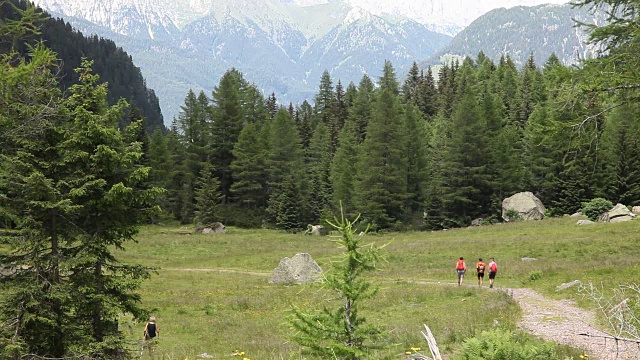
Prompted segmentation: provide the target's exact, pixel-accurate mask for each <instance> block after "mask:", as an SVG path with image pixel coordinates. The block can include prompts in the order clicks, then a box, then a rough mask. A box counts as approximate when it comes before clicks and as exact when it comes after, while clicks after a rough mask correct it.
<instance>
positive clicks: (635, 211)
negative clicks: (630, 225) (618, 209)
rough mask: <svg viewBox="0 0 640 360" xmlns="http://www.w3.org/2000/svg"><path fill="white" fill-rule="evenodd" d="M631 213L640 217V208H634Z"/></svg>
mask: <svg viewBox="0 0 640 360" xmlns="http://www.w3.org/2000/svg"><path fill="white" fill-rule="evenodd" d="M631 212H632V213H634V214H636V215H640V206H634V207H633V208H631Z"/></svg>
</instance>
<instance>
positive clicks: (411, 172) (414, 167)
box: [404, 104, 427, 214]
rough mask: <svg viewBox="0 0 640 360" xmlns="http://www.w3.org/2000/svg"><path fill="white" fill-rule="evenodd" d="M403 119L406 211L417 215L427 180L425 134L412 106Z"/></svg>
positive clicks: (421, 207) (417, 114) (421, 205)
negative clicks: (405, 144) (405, 143)
mask: <svg viewBox="0 0 640 360" xmlns="http://www.w3.org/2000/svg"><path fill="white" fill-rule="evenodd" d="M404 117H405V129H406V135H405V136H406V142H407V146H406V158H407V196H408V198H407V210H409V211H410V212H411V213H412V214H418V213H421V212H422V209H423V206H424V200H425V196H424V186H425V182H426V180H427V174H426V172H425V171H426V167H427V165H426V164H427V160H426V158H425V156H426V143H425V139H426V133H425V128H424V123H423V120H422V118H421V117H420V115H419V113H418V111H417V110H416V108H415V107H414V106H413V105H411V104H409V105H408V106H407V107H406V110H405V114H404Z"/></svg>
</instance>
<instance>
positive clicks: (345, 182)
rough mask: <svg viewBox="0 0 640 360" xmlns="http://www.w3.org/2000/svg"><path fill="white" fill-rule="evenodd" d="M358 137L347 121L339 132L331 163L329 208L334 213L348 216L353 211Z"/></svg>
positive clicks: (350, 122) (352, 126)
mask: <svg viewBox="0 0 640 360" xmlns="http://www.w3.org/2000/svg"><path fill="white" fill-rule="evenodd" d="M357 140H358V136H357V134H356V128H355V124H354V123H353V122H352V121H347V124H346V125H345V126H344V128H342V131H341V132H340V137H339V142H338V149H337V150H336V153H335V155H334V157H333V161H332V162H331V173H330V179H331V188H332V190H333V193H332V201H331V208H332V209H333V210H334V211H337V210H338V209H340V205H342V208H343V209H344V212H345V214H347V215H350V214H352V213H353V212H354V209H355V206H354V204H355V199H354V196H355V178H356V171H357V163H358V145H357Z"/></svg>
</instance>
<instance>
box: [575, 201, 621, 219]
mask: <svg viewBox="0 0 640 360" xmlns="http://www.w3.org/2000/svg"><path fill="white" fill-rule="evenodd" d="M612 207H613V204H612V203H611V201H609V200H606V199H603V198H595V199H592V200H591V201H589V202H584V203H582V209H580V211H581V212H582V213H583V214H584V215H585V216H586V217H588V218H589V220H592V221H595V220H597V219H598V216H600V214H602V213H603V212H605V211H609V210H610V209H611V208H612Z"/></svg>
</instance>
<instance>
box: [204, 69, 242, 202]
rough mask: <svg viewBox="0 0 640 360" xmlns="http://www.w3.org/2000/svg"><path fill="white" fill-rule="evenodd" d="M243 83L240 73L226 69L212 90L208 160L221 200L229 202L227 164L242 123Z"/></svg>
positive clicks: (228, 168) (229, 171)
mask: <svg viewBox="0 0 640 360" xmlns="http://www.w3.org/2000/svg"><path fill="white" fill-rule="evenodd" d="M242 82H243V79H242V74H240V73H239V72H238V71H237V70H235V69H232V70H229V71H227V72H226V73H225V74H224V75H223V76H222V78H221V79H220V84H219V85H218V86H217V87H216V88H215V89H214V90H213V93H212V105H211V108H210V109H211V139H210V144H209V146H210V147H211V153H210V154H209V159H210V161H211V162H212V164H213V165H214V168H215V169H216V175H217V177H218V179H220V191H221V193H222V200H223V203H227V202H229V199H230V196H231V185H232V183H233V179H232V177H231V168H230V165H231V162H232V161H233V147H234V145H235V144H236V142H237V141H238V136H240V131H242V127H243V125H244V114H243V108H242V103H241V94H240V86H241V85H242Z"/></svg>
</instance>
